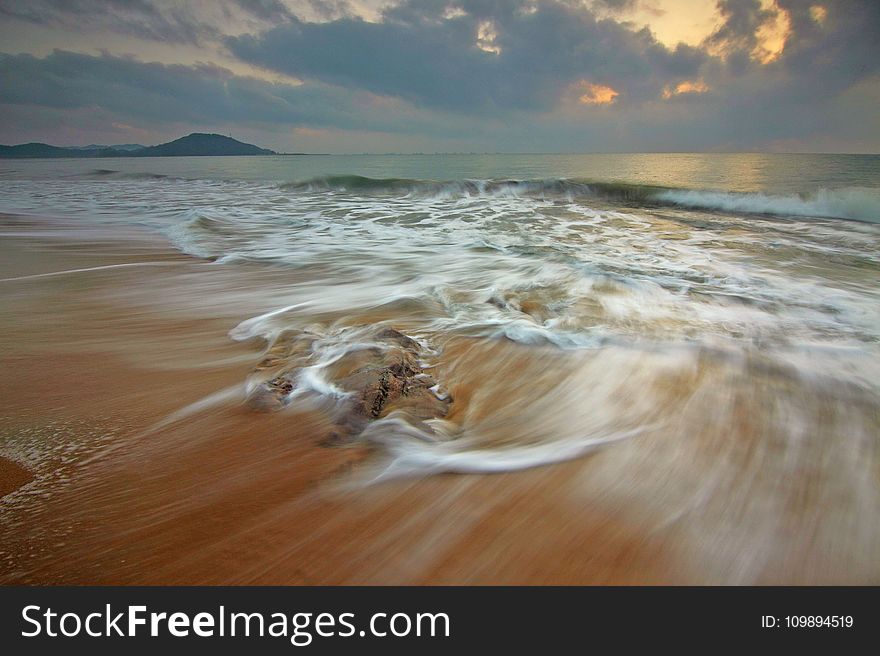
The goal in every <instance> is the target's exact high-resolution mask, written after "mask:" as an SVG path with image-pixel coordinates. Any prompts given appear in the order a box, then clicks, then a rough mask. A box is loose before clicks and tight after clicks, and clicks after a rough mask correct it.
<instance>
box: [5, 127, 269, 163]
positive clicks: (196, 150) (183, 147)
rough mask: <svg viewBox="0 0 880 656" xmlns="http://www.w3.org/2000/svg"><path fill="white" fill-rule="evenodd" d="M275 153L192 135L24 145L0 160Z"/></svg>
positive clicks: (219, 138)
mask: <svg viewBox="0 0 880 656" xmlns="http://www.w3.org/2000/svg"><path fill="white" fill-rule="evenodd" d="M277 154H278V153H276V152H275V151H274V150H269V149H268V148H260V147H259V146H255V145H253V144H249V143H244V142H242V141H238V140H237V139H233V138H232V137H225V136H223V135H222V134H205V133H201V132H193V133H192V134H189V135H187V136H185V137H181V138H180V139H175V140H174V141H169V142H168V143H163V144H159V145H157V146H141V145H140V144H121V145H118V146H97V145H92V146H82V147H75V146H67V147H65V146H52V145H49V144H45V143H26V144H19V145H17V146H0V158H4V159H37V158H74V157H95V158H97V157H209V156H213V157H217V156H224V155H238V156H241V155H277Z"/></svg>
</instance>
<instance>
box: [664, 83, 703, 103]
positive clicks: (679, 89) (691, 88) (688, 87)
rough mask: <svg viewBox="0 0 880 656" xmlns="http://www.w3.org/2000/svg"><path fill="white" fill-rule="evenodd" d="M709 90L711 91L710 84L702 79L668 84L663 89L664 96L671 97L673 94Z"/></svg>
mask: <svg viewBox="0 0 880 656" xmlns="http://www.w3.org/2000/svg"><path fill="white" fill-rule="evenodd" d="M707 91H709V86H708V85H707V84H706V83H705V82H703V81H702V80H685V81H684V82H679V83H678V84H677V85H675V86H674V87H672V86H667V87H666V88H665V89H663V97H664V98H666V99H669V98H672V96H680V95H682V94H685V93H706V92H707Z"/></svg>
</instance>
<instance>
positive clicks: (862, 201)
mask: <svg viewBox="0 0 880 656" xmlns="http://www.w3.org/2000/svg"><path fill="white" fill-rule="evenodd" d="M654 198H656V199H657V200H660V201H664V202H668V203H672V204H675V205H683V206H685V207H701V208H706V209H716V210H723V211H725V212H750V213H760V214H776V215H779V216H812V217H829V218H838V219H855V220H859V221H870V222H871V223H880V189H869V188H849V189H834V190H829V189H821V190H819V191H818V192H816V193H815V194H812V195H810V196H797V195H791V196H774V195H768V194H756V193H755V194H737V193H727V192H719V191H690V190H683V189H675V190H672V189H670V190H668V191H662V192H658V193H657V194H656V195H655V196H654Z"/></svg>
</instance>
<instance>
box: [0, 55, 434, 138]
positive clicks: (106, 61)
mask: <svg viewBox="0 0 880 656" xmlns="http://www.w3.org/2000/svg"><path fill="white" fill-rule="evenodd" d="M0 78H2V79H3V80H4V84H3V85H0V104H5V105H27V106H39V107H49V108H54V109H58V110H66V109H77V108H87V107H94V108H99V109H101V110H104V111H107V112H111V113H112V114H114V115H116V116H118V117H121V118H122V119H123V120H125V121H126V122H132V123H136V124H144V123H151V124H155V123H187V124H202V125H216V124H230V123H237V124H260V123H263V124H276V125H284V126H288V127H294V126H311V127H339V128H347V129H370V130H389V131H400V132H405V131H407V130H426V129H428V128H427V121H426V120H425V119H414V118H413V117H411V116H408V115H407V114H406V112H405V108H404V109H402V110H396V109H395V108H394V107H389V106H388V105H387V104H382V105H377V104H376V102H375V99H374V98H372V97H370V96H368V95H365V94H360V95H359V94H351V93H349V92H345V91H342V90H340V89H335V88H333V87H328V86H326V85H321V84H315V83H312V84H303V85H293V84H284V83H273V82H268V81H265V80H259V79H255V78H250V77H244V76H238V75H234V74H233V73H231V72H230V71H228V70H226V69H224V68H220V67H217V66H213V65H209V64H202V65H195V66H182V65H173V66H168V65H163V64H154V63H143V62H140V61H136V60H134V59H131V58H124V57H113V56H110V55H106V54H105V55H103V56H91V55H83V54H77V53H72V52H64V51H57V50H56V51H55V52H53V53H52V54H50V55H48V56H47V57H44V58H38V57H34V56H31V55H8V54H0Z"/></svg>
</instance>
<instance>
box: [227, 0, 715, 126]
mask: <svg viewBox="0 0 880 656" xmlns="http://www.w3.org/2000/svg"><path fill="white" fill-rule="evenodd" d="M450 9H457V10H458V11H457V12H454V13H450V12H449V10H450ZM383 19H384V20H383V21H382V22H378V23H369V22H365V21H363V20H360V19H351V18H344V19H340V20H335V21H331V22H325V23H306V22H302V21H298V20H294V21H292V22H291V23H289V24H286V25H281V26H278V27H275V28H274V29H270V30H268V31H266V32H263V33H261V34H259V35H243V36H241V37H230V38H228V39H227V40H226V44H227V46H228V48H229V49H230V51H231V52H232V53H233V54H234V55H235V56H237V57H239V58H240V59H242V60H245V61H247V62H250V63H253V64H256V65H259V66H262V67H265V68H268V69H272V70H276V71H281V72H284V73H286V74H291V75H296V76H300V77H307V78H315V79H320V80H323V81H325V82H328V83H332V84H336V85H340V86H344V87H348V88H362V89H368V90H370V91H372V92H375V93H379V94H385V95H392V96H397V97H400V98H404V99H406V100H408V101H410V102H412V103H415V104H417V105H419V106H424V107H430V108H439V109H446V110H456V111H463V112H474V111H496V110H506V109H514V110H531V111H546V110H549V109H551V108H552V107H554V106H555V105H556V104H557V102H558V100H559V98H560V96H561V95H562V93H563V91H564V90H565V89H566V88H568V87H569V86H570V85H572V84H574V83H576V82H578V81H580V80H588V81H589V82H591V83H594V84H602V85H607V86H611V87H613V88H614V89H615V90H617V91H618V92H619V94H620V99H621V101H624V100H633V101H638V100H641V99H645V98H650V97H654V96H657V95H658V94H659V93H660V91H661V90H662V89H663V87H664V86H665V85H667V84H669V83H670V82H674V81H679V80H682V79H685V78H687V77H693V76H695V75H697V74H698V72H699V69H700V66H701V65H702V64H703V63H704V62H705V61H706V59H707V55H706V54H705V53H703V52H701V51H699V50H697V49H695V48H690V47H688V46H685V45H680V46H678V47H677V48H676V49H674V50H670V49H668V48H666V47H665V46H663V45H661V44H660V43H658V42H657V41H656V40H655V38H654V37H653V35H652V34H651V33H650V32H649V31H648V30H634V29H632V28H631V27H629V26H628V25H626V24H621V23H618V22H616V21H613V20H608V19H604V20H603V19H598V18H597V17H596V16H594V14H593V13H592V12H591V11H590V10H589V8H588V7H587V6H586V5H583V4H575V3H568V2H556V1H550V0H547V1H544V2H540V3H531V2H510V1H508V2H494V1H491V0H462V1H461V2H456V3H449V2H443V1H441V0H410V1H408V2H404V3H401V4H399V5H396V6H394V7H393V8H390V9H388V10H386V11H385V13H384V15H383ZM481 36H482V37H483V38H482V39H481ZM481 46H482V47H481Z"/></svg>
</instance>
